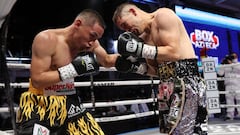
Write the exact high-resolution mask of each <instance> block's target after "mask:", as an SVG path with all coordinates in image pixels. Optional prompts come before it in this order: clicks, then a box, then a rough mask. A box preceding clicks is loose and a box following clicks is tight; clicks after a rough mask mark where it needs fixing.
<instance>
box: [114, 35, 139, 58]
mask: <svg viewBox="0 0 240 135" xmlns="http://www.w3.org/2000/svg"><path fill="white" fill-rule="evenodd" d="M143 44H144V43H143V42H142V41H141V39H140V38H138V37H137V36H136V35H134V34H133V33H131V32H124V33H122V34H120V36H119V37H118V53H120V54H123V55H135V56H138V57H142V55H141V54H142V48H143Z"/></svg>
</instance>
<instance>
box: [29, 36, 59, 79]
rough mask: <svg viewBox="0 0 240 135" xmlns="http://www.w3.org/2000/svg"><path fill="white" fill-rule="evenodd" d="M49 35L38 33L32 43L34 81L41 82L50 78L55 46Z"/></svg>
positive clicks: (32, 74) (32, 75)
mask: <svg viewBox="0 0 240 135" xmlns="http://www.w3.org/2000/svg"><path fill="white" fill-rule="evenodd" d="M54 46H55V45H52V43H51V41H50V40H48V38H47V37H42V35H37V36H36V37H35V39H34V41H33V45H32V60H31V79H32V80H33V82H41V81H42V80H46V78H47V79H50V78H49V76H48V75H46V74H47V72H48V71H49V70H50V66H51V61H52V55H53V54H54V50H55V49H54V48H55V47H54Z"/></svg>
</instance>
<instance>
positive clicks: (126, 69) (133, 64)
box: [115, 56, 147, 75]
mask: <svg viewBox="0 0 240 135" xmlns="http://www.w3.org/2000/svg"><path fill="white" fill-rule="evenodd" d="M115 67H116V69H117V71H120V72H123V73H137V74H141V75H145V74H146V73H147V63H146V62H145V60H142V61H140V60H139V59H138V58H136V57H133V56H118V58H117V60H116V63H115Z"/></svg>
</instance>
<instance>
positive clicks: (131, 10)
mask: <svg viewBox="0 0 240 135" xmlns="http://www.w3.org/2000/svg"><path fill="white" fill-rule="evenodd" d="M129 12H131V13H133V15H135V16H136V15H137V13H136V10H135V9H134V8H130V9H129Z"/></svg>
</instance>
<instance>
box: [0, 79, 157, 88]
mask: <svg viewBox="0 0 240 135" xmlns="http://www.w3.org/2000/svg"><path fill="white" fill-rule="evenodd" d="M153 83H154V84H159V80H153ZM148 84H152V81H151V80H137V81H134V80H132V81H131V80H128V81H96V82H93V86H128V85H148ZM74 85H75V87H86V86H91V82H74ZM4 86H5V85H4V83H0V88H4ZM10 86H11V87H12V88H28V87H29V82H22V83H10Z"/></svg>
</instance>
